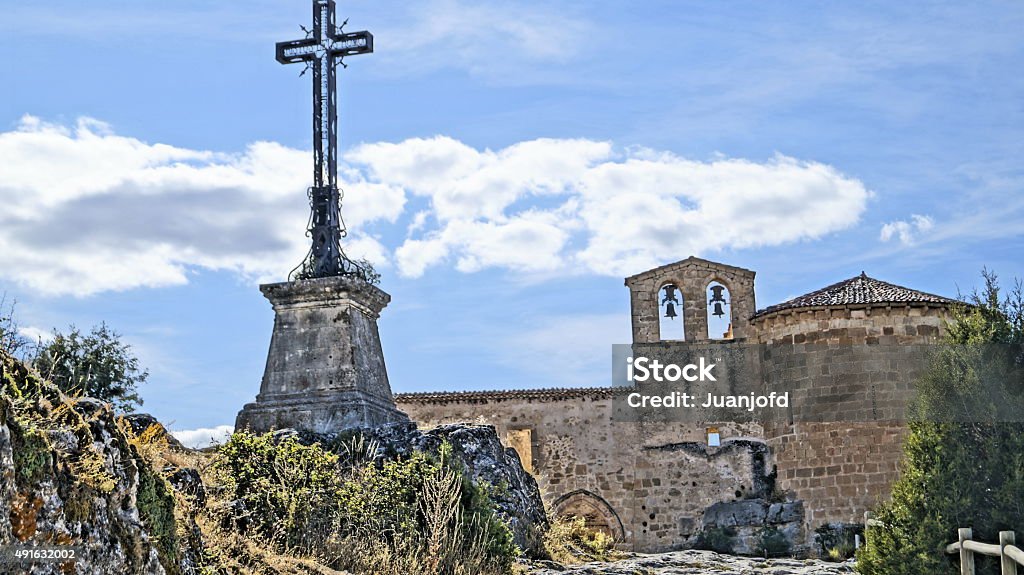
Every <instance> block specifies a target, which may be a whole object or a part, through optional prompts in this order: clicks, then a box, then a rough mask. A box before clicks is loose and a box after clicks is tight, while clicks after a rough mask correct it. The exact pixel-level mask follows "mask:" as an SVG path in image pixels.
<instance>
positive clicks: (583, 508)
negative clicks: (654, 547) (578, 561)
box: [552, 489, 626, 541]
mask: <svg viewBox="0 0 1024 575" xmlns="http://www.w3.org/2000/svg"><path fill="white" fill-rule="evenodd" d="M552 507H553V508H554V510H555V515H556V516H558V517H581V518H583V521H584V523H585V524H586V526H587V528H588V529H592V530H594V531H601V532H603V533H605V534H607V535H610V536H611V537H612V538H613V539H614V540H615V541H623V540H624V539H625V535H626V534H625V529H623V527H622V520H621V519H619V514H618V513H616V512H615V509H613V508H612V506H611V505H609V504H608V502H607V501H605V500H604V499H603V498H602V497H601V496H600V495H597V494H596V493H592V492H590V491H587V490H585V489H578V490H576V491H573V492H571V493H566V494H565V495H563V496H561V497H559V498H558V499H556V500H555V503H554V505H553V506H552Z"/></svg>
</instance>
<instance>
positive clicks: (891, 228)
mask: <svg viewBox="0 0 1024 575" xmlns="http://www.w3.org/2000/svg"><path fill="white" fill-rule="evenodd" d="M934 226H935V222H934V221H933V220H932V218H931V217H930V216H922V215H918V214H913V215H911V216H910V221H906V220H896V221H893V222H889V223H887V224H885V225H883V226H882V232H881V233H880V234H879V238H880V239H881V240H882V241H883V242H887V241H889V240H891V239H894V238H895V239H898V240H899V242H900V243H901V244H903V245H905V246H909V245H913V244H914V242H915V241H917V239H918V237H920V235H921V234H922V233H923V232H927V231H929V230H931V229H932V228H933V227H934Z"/></svg>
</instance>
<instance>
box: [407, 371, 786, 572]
mask: <svg viewBox="0 0 1024 575" xmlns="http://www.w3.org/2000/svg"><path fill="white" fill-rule="evenodd" d="M612 393H613V390H611V389H606V388H595V389H583V390H536V391H530V390H522V391H514V392H466V393H437V394H399V395H397V396H396V400H397V401H398V406H399V407H400V408H401V409H402V410H404V411H406V412H407V413H408V414H409V415H410V417H411V418H412V419H413V420H414V421H417V422H418V423H419V425H420V426H421V427H426V426H432V425H439V424H442V423H451V422H457V421H466V422H473V423H483V424H489V425H493V426H495V428H496V429H497V430H498V433H499V436H500V437H501V438H502V439H503V440H505V441H506V445H511V446H513V447H515V448H516V449H517V451H519V453H520V458H521V459H522V460H523V463H524V466H525V467H526V468H528V469H532V470H533V473H534V475H535V477H536V478H537V482H538V484H539V486H540V489H541V493H542V495H543V497H544V500H545V503H546V505H547V506H548V509H549V511H553V512H555V513H558V514H574V515H580V516H584V517H586V519H587V521H588V523H590V525H591V526H592V527H594V528H597V529H602V530H604V531H607V532H608V533H610V534H612V535H614V536H615V537H616V538H617V539H618V540H619V541H620V542H621V543H622V544H621V546H622V547H623V548H625V549H630V550H636V551H645V552H657V551H665V550H670V549H678V548H680V547H681V546H683V545H685V544H687V543H688V542H692V539H693V537H694V536H695V535H696V533H697V532H698V531H699V529H700V527H701V525H702V519H703V514H704V511H705V509H706V508H708V507H709V506H710V505H712V504H714V503H716V502H722V501H734V500H737V499H747V498H754V497H757V496H760V495H764V491H765V490H766V487H765V475H766V474H767V473H768V472H770V468H768V467H766V464H767V455H768V453H767V451H768V450H767V446H766V444H765V443H764V442H763V441H760V440H756V439H741V437H742V435H743V434H745V433H749V432H752V431H754V430H752V429H750V428H739V427H736V426H730V425H728V424H722V425H719V430H720V432H721V433H722V437H723V444H722V446H721V447H717V448H716V447H708V446H707V445H706V443H705V427H704V426H703V425H700V426H698V425H696V424H665V423H658V424H655V425H650V424H644V423H620V422H613V421H612V418H611V409H612ZM755 433H756V434H758V435H759V434H760V432H759V428H758V430H757V431H756V432H755ZM527 437H528V440H527V439H526V438H527ZM525 445H528V446H529V447H528V448H526V447H524V446H525ZM524 451H525V452H524Z"/></svg>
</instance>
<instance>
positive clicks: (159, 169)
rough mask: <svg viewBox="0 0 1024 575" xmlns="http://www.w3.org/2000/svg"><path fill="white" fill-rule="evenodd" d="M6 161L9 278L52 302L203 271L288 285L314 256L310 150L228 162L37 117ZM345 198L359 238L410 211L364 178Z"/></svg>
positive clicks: (15, 139) (371, 250) (10, 137)
mask: <svg viewBox="0 0 1024 575" xmlns="http://www.w3.org/2000/svg"><path fill="white" fill-rule="evenodd" d="M0 157H2V158H4V161H3V162H2V163H0V204H2V205H3V206H4V209H3V211H2V212H0V270H3V271H2V272H0V273H2V274H3V275H4V276H6V277H8V278H10V279H13V280H15V281H17V282H19V283H21V284H23V285H26V286H28V287H29V288H31V289H35V290H38V291H39V292H42V293H44V294H49V295H59V294H74V295H88V294H92V293H96V292H100V291H106V290H123V289H130V288H136V287H157V286H166V285H175V284H184V283H187V281H188V271H189V269H190V268H194V267H198V268H206V269H212V270H231V271H236V272H238V273H241V274H244V275H246V276H249V277H253V278H257V279H261V280H262V279H271V278H273V279H281V278H282V276H283V274H284V273H285V272H287V270H289V269H291V267H293V266H294V265H295V264H296V263H297V262H299V261H300V260H301V259H302V256H303V254H304V253H305V251H306V249H307V240H306V238H305V237H304V236H303V234H302V233H301V230H302V229H303V228H304V227H305V224H306V220H307V212H308V206H307V204H306V202H305V201H304V199H303V195H304V192H305V189H306V187H307V186H308V185H309V174H310V172H311V170H310V169H309V164H310V159H309V158H310V155H309V154H308V153H307V152H304V151H301V150H294V149H290V148H286V147H284V146H281V145H279V144H276V143H272V142H256V143H253V144H251V145H249V146H248V147H247V148H246V150H245V151H244V152H243V153H241V154H221V153H214V152H209V151H201V150H189V149H184V148H177V147H173V146H168V145H164V144H148V143H146V142H142V141H140V140H137V139H135V138H129V137H124V136H119V135H117V134H115V133H113V131H112V130H111V129H110V128H109V127H108V126H106V125H105V124H103V123H101V122H98V121H96V120H91V119H81V120H79V121H78V122H77V123H76V124H75V125H74V126H72V127H67V126H61V125H55V124H48V123H45V122H42V121H40V120H38V119H36V118H33V117H31V116H26V117H25V118H23V120H22V121H21V123H20V125H19V126H18V128H17V129H15V130H14V131H10V132H4V133H0ZM346 192H347V195H346V210H345V215H346V218H347V221H348V223H349V224H350V225H352V226H354V227H355V228H357V229H362V225H363V224H365V223H366V222H370V221H374V220H379V219H385V220H388V219H394V218H395V217H397V216H398V215H399V213H401V211H402V209H403V205H404V202H405V196H404V192H403V191H402V190H401V189H400V188H397V187H395V186H388V185H386V184H381V183H373V182H366V181H363V180H361V179H355V180H353V183H352V184H351V185H349V186H346ZM357 199H358V201H356V200H357ZM346 248H347V249H348V250H349V251H350V252H351V255H353V256H356V257H360V256H365V257H370V258H373V259H376V260H377V263H381V261H380V260H379V258H381V257H382V255H383V253H384V250H383V249H382V248H381V246H380V244H379V242H377V241H376V240H375V239H374V238H371V237H368V236H360V235H358V234H357V235H355V236H353V237H352V240H351V241H350V242H349V243H347V244H346ZM41 262H45V265H41Z"/></svg>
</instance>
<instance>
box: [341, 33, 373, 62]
mask: <svg viewBox="0 0 1024 575" xmlns="http://www.w3.org/2000/svg"><path fill="white" fill-rule="evenodd" d="M331 40H333V42H332V43H331V55H332V56H335V57H344V56H355V55H357V54H369V53H371V52H373V34H370V33H369V32H367V31H366V30H363V31H361V32H345V33H342V34H335V35H334V36H333V37H332V38H331Z"/></svg>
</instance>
